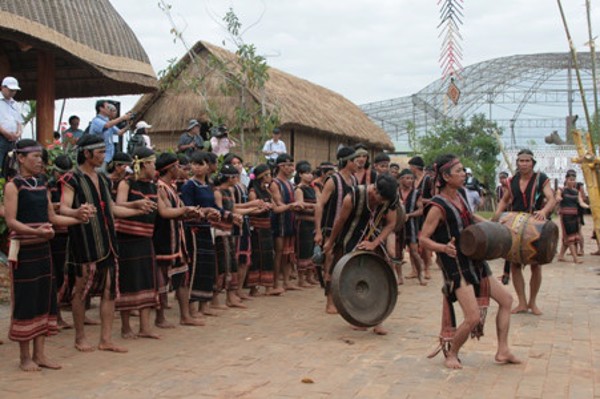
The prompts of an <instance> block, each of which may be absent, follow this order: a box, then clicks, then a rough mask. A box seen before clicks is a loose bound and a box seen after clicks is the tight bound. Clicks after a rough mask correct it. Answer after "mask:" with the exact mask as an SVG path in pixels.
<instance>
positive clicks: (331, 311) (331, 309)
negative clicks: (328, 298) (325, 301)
mask: <svg viewBox="0 0 600 399" xmlns="http://www.w3.org/2000/svg"><path fill="white" fill-rule="evenodd" d="M325 313H327V314H338V311H337V308H336V307H335V305H328V306H326V307H325Z"/></svg>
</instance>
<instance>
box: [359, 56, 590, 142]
mask: <svg viewBox="0 0 600 399" xmlns="http://www.w3.org/2000/svg"><path fill="white" fill-rule="evenodd" d="M578 57H579V61H580V63H581V65H580V69H581V72H582V77H583V79H584V84H585V86H586V88H588V89H589V92H590V93H591V87H592V78H591V70H592V62H591V61H592V60H591V55H590V53H589V52H584V53H579V56H578ZM596 58H597V60H598V57H596ZM572 70H573V65H572V61H571V57H570V54H569V53H545V54H527V55H514V56H509V57H501V58H495V59H491V60H487V61H483V62H480V63H477V64H473V65H470V66H467V67H465V68H464V69H463V70H462V71H461V75H460V76H461V78H460V79H457V80H455V83H456V84H457V86H458V87H459V89H460V91H461V96H460V99H459V101H458V103H457V104H456V105H455V104H454V103H453V102H452V101H450V100H449V99H448V97H447V94H446V92H447V88H448V84H449V80H448V79H439V80H437V81H435V82H433V83H431V84H429V85H428V86H426V87H425V88H423V89H422V90H420V91H419V92H417V93H415V94H412V95H410V96H406V97H400V98H394V99H390V100H384V101H378V102H373V103H368V104H364V105H362V106H361V108H362V110H363V111H364V112H365V113H366V114H367V115H368V116H369V117H370V118H371V119H372V120H373V121H375V122H376V123H377V124H379V125H380V126H381V127H382V128H383V129H384V130H385V131H386V132H387V133H388V134H389V135H390V137H391V139H392V140H393V141H394V142H395V143H396V144H397V145H400V146H401V147H405V146H408V129H409V126H414V128H415V129H416V133H417V136H419V135H422V134H424V133H425V132H427V131H430V130H431V129H432V128H434V127H435V126H436V125H437V124H438V123H440V122H441V121H443V120H445V119H457V118H465V119H469V118H470V117H471V116H472V115H474V114H478V113H483V114H485V115H486V116H487V117H488V118H489V119H491V120H493V121H495V122H496V123H497V124H498V126H500V127H501V128H502V130H503V133H504V135H503V140H504V144H505V145H506V146H507V147H509V148H511V147H519V146H525V145H540V144H542V143H543V138H544V137H545V136H546V135H548V134H550V133H551V132H552V130H557V131H558V132H559V133H560V134H561V135H562V136H563V137H564V135H565V132H566V130H567V124H570V123H571V121H573V120H576V119H577V118H575V115H577V114H582V112H581V110H582V108H581V97H580V94H579V91H578V90H576V88H575V86H574V82H573V77H572ZM590 95H591V94H590ZM586 97H587V95H586ZM581 120H582V121H583V120H584V118H581ZM571 127H573V126H572V125H571ZM583 128H584V129H585V128H586V127H583Z"/></svg>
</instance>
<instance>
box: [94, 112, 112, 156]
mask: <svg viewBox="0 0 600 399" xmlns="http://www.w3.org/2000/svg"><path fill="white" fill-rule="evenodd" d="M108 121H109V119H108V117H107V116H104V115H100V114H98V115H96V117H95V118H94V119H92V125H91V126H90V134H97V135H101V136H102V137H103V138H104V144H105V145H106V155H105V156H104V162H106V163H109V162H110V161H112V159H113V156H114V155H115V145H114V140H113V135H115V134H118V133H119V128H118V127H117V126H113V127H109V128H108V129H105V128H104V126H105V125H106V124H107V123H108Z"/></svg>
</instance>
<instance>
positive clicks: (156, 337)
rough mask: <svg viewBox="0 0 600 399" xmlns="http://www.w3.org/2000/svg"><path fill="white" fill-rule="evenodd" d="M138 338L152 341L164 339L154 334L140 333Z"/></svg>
mask: <svg viewBox="0 0 600 399" xmlns="http://www.w3.org/2000/svg"><path fill="white" fill-rule="evenodd" d="M137 336H138V338H150V339H162V337H161V336H160V335H159V334H156V333H153V332H146V331H144V332H142V331H140V332H139V333H138V334H137Z"/></svg>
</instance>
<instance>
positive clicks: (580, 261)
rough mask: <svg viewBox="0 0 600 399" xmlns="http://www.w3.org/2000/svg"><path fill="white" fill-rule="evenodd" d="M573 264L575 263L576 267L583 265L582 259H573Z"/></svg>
mask: <svg viewBox="0 0 600 399" xmlns="http://www.w3.org/2000/svg"><path fill="white" fill-rule="evenodd" d="M573 263H575V264H576V265H581V264H582V263H583V260H582V259H575V261H574V262H573Z"/></svg>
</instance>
